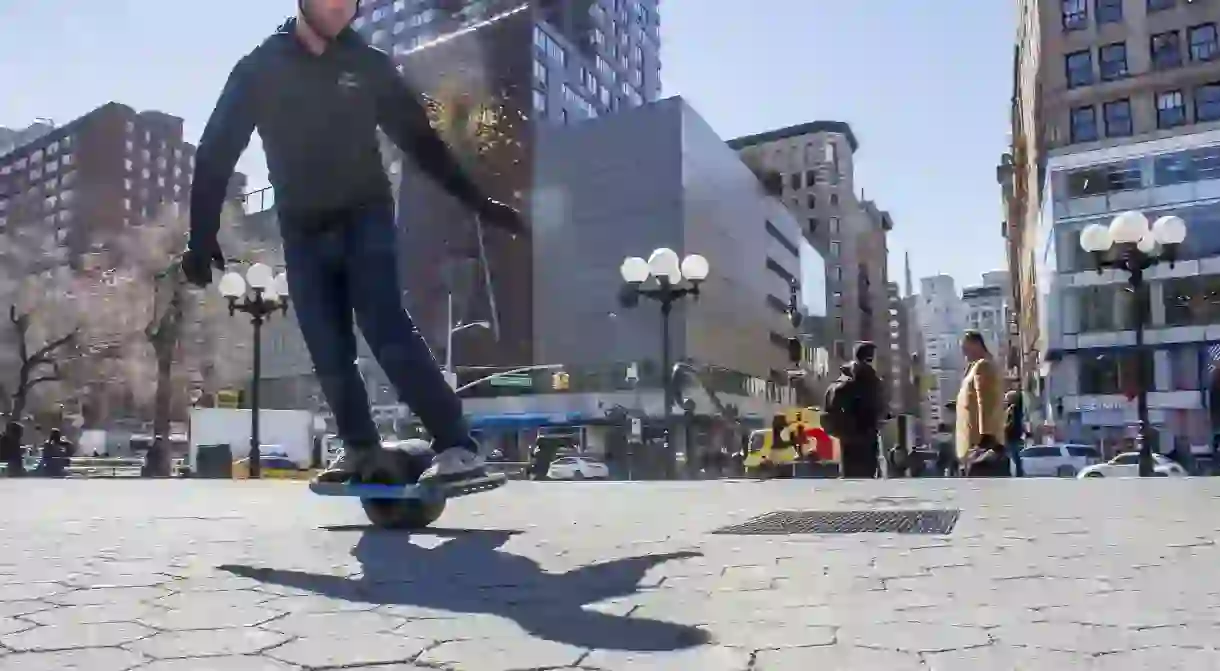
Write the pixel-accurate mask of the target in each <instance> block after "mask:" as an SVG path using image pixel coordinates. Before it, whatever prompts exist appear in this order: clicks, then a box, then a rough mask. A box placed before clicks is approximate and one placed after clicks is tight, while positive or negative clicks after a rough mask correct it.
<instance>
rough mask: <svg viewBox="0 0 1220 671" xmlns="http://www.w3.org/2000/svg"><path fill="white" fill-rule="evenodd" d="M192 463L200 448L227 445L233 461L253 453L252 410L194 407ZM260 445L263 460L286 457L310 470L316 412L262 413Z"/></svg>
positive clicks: (190, 461)
mask: <svg viewBox="0 0 1220 671" xmlns="http://www.w3.org/2000/svg"><path fill="white" fill-rule="evenodd" d="M189 431H190V439H191V443H190V444H191V448H190V457H189V463H190V465H191V468H192V469H194V468H195V467H196V463H195V458H196V455H197V454H198V452H199V446H200V445H226V444H227V445H228V446H229V448H230V449H231V450H232V452H233V461H240V460H241V459H245V458H246V457H247V456H249V454H250V411H249V410H233V409H228V408H194V409H192V410H191V424H190V427H189ZM258 433H259V435H258V439H259V440H258V442H259V444H260V445H261V446H262V447H261V449H260V451H261V452H262V454H263V456H264V457H267V456H272V455H274V456H280V457H286V458H288V459H290V460H291V461H293V462H294V463H296V464H297V465H298V466H300V467H301V468H308V467H309V465H310V464H309V462H310V455H311V453H312V451H313V437H314V422H313V413H311V412H309V411H308V410H259V412H258Z"/></svg>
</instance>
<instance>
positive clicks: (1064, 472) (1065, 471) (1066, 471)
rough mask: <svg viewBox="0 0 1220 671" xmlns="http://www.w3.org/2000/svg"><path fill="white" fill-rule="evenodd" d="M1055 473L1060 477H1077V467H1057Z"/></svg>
mask: <svg viewBox="0 0 1220 671" xmlns="http://www.w3.org/2000/svg"><path fill="white" fill-rule="evenodd" d="M1055 475H1056V476H1057V477H1060V478H1074V477H1076V469H1075V468H1073V467H1071V466H1060V467H1059V468H1056V469H1055Z"/></svg>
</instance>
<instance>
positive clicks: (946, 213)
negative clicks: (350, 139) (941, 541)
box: [0, 0, 1014, 284]
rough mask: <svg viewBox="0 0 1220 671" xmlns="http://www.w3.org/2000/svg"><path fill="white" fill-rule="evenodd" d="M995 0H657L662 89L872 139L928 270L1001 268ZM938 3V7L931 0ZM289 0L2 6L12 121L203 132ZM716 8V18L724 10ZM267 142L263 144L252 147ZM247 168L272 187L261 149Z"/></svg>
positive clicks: (866, 147) (1006, 51) (869, 182)
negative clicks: (142, 112)
mask: <svg viewBox="0 0 1220 671" xmlns="http://www.w3.org/2000/svg"><path fill="white" fill-rule="evenodd" d="M1012 5H1013V3H1011V2H994V1H992V0H940V1H939V2H935V3H931V2H913V1H912V0H849V1H848V2H843V1H842V0H837V1H832V0H751V2H727V1H726V2H714V3H713V2H709V0H662V9H661V13H662V40H663V44H662V60H663V63H664V70H663V82H664V86H665V94H666V95H682V96H684V97H686V98H687V99H688V100H689V101H690V102H691V103H692V104H693V105H694V107H695V108H696V109H697V110H698V111H699V112H700V113H701V114H702V115H703V116H704V117H705V118H706V119H707V120H708V121H709V122H710V123H711V125H712V127H713V128H715V129H716V130H717V132H719V133H720V134H721V136H722V137H724V138H726V139H728V138H732V137H736V136H739V135H746V134H749V133H756V132H760V131H764V130H769V129H772V128H777V127H781V126H787V125H791V124H795V123H801V122H804V121H810V120H813V119H835V120H842V121H847V122H849V123H850V124H851V125H852V127H853V128H854V129H855V132H856V135H857V136H858V137H859V139H860V143H861V149H860V154H859V156H858V164H857V165H858V170H857V176H856V185H857V189H859V188H863V189H864V191H865V193H866V196H867V197H869V198H871V199H874V200H876V201H877V202H878V203H879V204H880V205H881V206H882V207H884V208H886V209H889V210H890V212H891V213H892V214H893V215H894V220H895V230H894V232H893V235H892V236H891V240H890V251H891V264H890V275H891V278H892V279H895V280H897V281H900V282H901V276H902V265H901V264H902V254H903V252H904V251H907V250H909V251H910V252H911V258H912V263H913V266H914V272H915V275H916V278H917V279H918V277H920V276H923V275H931V274H935V273H942V272H943V273H948V274H950V275H953V276H954V277H956V278H957V279H958V281H959V283H965V284H973V283H978V282H980V277H979V275H980V274H981V273H983V272H984V271H987V270H992V269H995V268H1000V267H1002V265H1003V244H1002V243H1003V241H1002V240H1001V238H1000V219H1001V211H1000V197H999V187H998V186H997V185H996V183H995V165H996V163H997V162H998V161H999V158H1000V154H1001V152H1003V151H1004V148H1005V143H1006V139H1005V138H1006V133H1007V129H1008V101H1009V97H1010V79H1011V76H1012V44H1013V34H1014V27H1013V26H1014V16H1013V14H1014V12H1013V8H1012ZM933 6H935V8H933ZM294 7H295V2H293V0H207V1H206V2H201V1H198V0H105V1H103V2H98V1H97V0H0V125H5V126H22V125H25V124H28V123H29V122H30V121H31V120H32V119H33V118H34V117H39V116H44V117H50V118H52V119H55V120H56V121H58V122H61V123H62V122H67V121H69V120H71V119H73V118H76V117H77V116H80V115H82V114H84V113H86V112H88V111H89V110H91V109H93V108H94V107H97V106H99V105H101V104H103V103H105V102H108V101H111V100H114V101H118V102H122V103H126V104H128V105H131V106H133V107H135V108H137V109H159V110H162V111H165V112H169V113H171V114H175V115H178V116H182V117H184V118H185V119H186V124H187V137H188V139H189V140H191V141H195V140H197V139H198V136H199V133H200V131H201V130H202V126H203V123H204V122H205V121H206V120H207V115H208V113H209V112H210V111H211V108H212V105H213V104H214V102H215V98H216V95H217V93H218V92H219V90H220V86H221V84H222V83H223V82H224V78H225V76H226V75H227V74H228V71H229V69H230V68H231V67H232V66H233V64H234V63H235V62H236V61H237V59H238V58H240V57H241V56H242V55H243V54H245V53H246V52H247V51H249V50H250V49H251V48H253V47H254V46H255V45H256V44H257V43H258V42H259V40H260V39H261V38H262V37H263V36H265V35H266V34H267V33H268V32H270V31H271V30H273V29H274V28H275V26H276V25H277V23H278V22H279V20H280V19H282V18H283V17H284V16H286V15H288V14H289V13H291V12H292V10H293V8H294ZM713 10H714V11H713ZM252 147H257V144H254V145H252ZM239 168H240V169H241V170H242V171H244V172H246V173H247V174H249V175H251V177H252V179H253V180H254V183H256V184H261V183H265V177H264V175H265V173H266V170H265V168H264V166H263V164H262V155H261V152H259V151H249V152H247V154H246V156H245V158H243V160H242V163H241V165H240V166H239Z"/></svg>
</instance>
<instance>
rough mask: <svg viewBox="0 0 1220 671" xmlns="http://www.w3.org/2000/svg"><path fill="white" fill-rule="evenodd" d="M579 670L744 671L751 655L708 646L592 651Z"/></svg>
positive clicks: (747, 666)
mask: <svg viewBox="0 0 1220 671" xmlns="http://www.w3.org/2000/svg"><path fill="white" fill-rule="evenodd" d="M579 668H581V669H596V670H597V671H675V670H682V669H689V670H690V671H696V670H697V671H747V669H749V668H750V652H749V651H748V650H742V649H737V648H726V647H721V646H714V645H707V646H702V647H698V648H692V649H689V650H681V651H676V652H625V651H618V650H594V651H593V652H592V653H590V654H589V655H588V656H587V657H585V658H584V659H582V660H581V661H580V667H579Z"/></svg>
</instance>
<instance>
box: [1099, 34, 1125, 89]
mask: <svg viewBox="0 0 1220 671" xmlns="http://www.w3.org/2000/svg"><path fill="white" fill-rule="evenodd" d="M1097 67H1098V69H1099V70H1101V79H1102V81H1114V80H1115V79H1122V78H1123V77H1126V76H1127V75H1129V74H1131V71H1130V70H1129V69H1128V68H1127V43H1126V42H1115V43H1113V44H1107V45H1105V46H1103V47H1102V48H1101V49H1098V50H1097Z"/></svg>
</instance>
